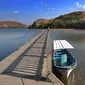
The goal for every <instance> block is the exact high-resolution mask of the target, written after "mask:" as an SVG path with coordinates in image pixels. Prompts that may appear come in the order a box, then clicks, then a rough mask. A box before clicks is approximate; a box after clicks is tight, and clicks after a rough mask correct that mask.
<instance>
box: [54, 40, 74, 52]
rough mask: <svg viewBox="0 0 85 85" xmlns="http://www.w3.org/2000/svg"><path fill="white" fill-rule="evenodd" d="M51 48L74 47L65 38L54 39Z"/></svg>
mask: <svg viewBox="0 0 85 85" xmlns="http://www.w3.org/2000/svg"><path fill="white" fill-rule="evenodd" d="M53 49H54V50H57V49H74V47H73V46H72V45H71V44H70V43H68V42H67V41H66V40H54V41H53Z"/></svg>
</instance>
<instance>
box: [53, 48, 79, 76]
mask: <svg viewBox="0 0 85 85" xmlns="http://www.w3.org/2000/svg"><path fill="white" fill-rule="evenodd" d="M63 55H64V56H63ZM52 59H53V65H54V66H55V68H56V70H58V71H59V72H60V73H61V74H63V75H64V76H66V77H69V75H70V73H71V72H72V70H73V69H74V68H75V67H76V66H77V60H76V59H75V58H74V56H72V55H71V54H70V53H69V52H68V50H66V49H63V50H56V51H55V52H54V53H53V58H52Z"/></svg>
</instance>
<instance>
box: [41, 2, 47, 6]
mask: <svg viewBox="0 0 85 85" xmlns="http://www.w3.org/2000/svg"><path fill="white" fill-rule="evenodd" d="M40 5H42V6H48V5H47V4H46V3H44V2H41V3H40Z"/></svg>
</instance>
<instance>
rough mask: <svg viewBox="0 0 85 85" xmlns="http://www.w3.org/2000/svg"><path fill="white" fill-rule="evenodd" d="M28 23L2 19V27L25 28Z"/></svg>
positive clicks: (0, 25) (0, 24)
mask: <svg viewBox="0 0 85 85" xmlns="http://www.w3.org/2000/svg"><path fill="white" fill-rule="evenodd" d="M25 27H27V26H26V25H24V24H22V23H19V22H16V21H0V28H25Z"/></svg>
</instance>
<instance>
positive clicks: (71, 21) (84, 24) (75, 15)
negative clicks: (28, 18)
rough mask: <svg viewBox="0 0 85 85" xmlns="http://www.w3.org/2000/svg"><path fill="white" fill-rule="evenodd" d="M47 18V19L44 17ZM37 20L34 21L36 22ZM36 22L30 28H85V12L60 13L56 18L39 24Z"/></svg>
mask: <svg viewBox="0 0 85 85" xmlns="http://www.w3.org/2000/svg"><path fill="white" fill-rule="evenodd" d="M44 20H45V19H44ZM36 22H37V21H35V22H34V23H36ZM34 23H33V24H32V25H31V26H30V27H29V28H32V27H33V28H39V29H40V28H48V27H50V28H74V29H78V28H79V29H85V12H82V11H78V12H72V13H69V14H64V15H60V16H59V17H56V18H54V19H51V20H48V22H44V21H42V20H41V23H40V24H39V25H38V26H37V25H34Z"/></svg>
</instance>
